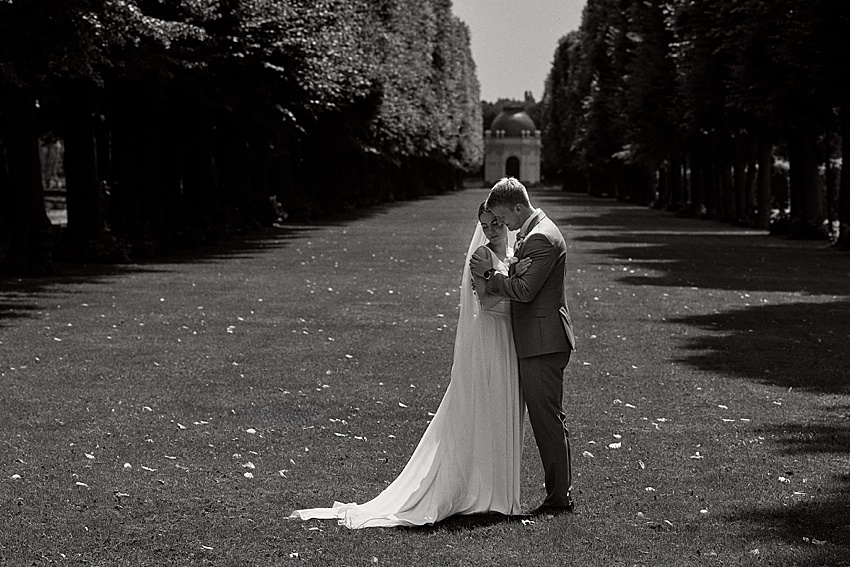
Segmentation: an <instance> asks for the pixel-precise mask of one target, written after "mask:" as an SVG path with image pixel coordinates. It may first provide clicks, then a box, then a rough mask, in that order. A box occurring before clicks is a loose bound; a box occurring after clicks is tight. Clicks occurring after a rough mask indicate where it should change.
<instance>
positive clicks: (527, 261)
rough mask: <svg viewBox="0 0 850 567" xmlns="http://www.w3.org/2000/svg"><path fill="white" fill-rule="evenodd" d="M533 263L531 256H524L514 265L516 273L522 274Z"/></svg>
mask: <svg viewBox="0 0 850 567" xmlns="http://www.w3.org/2000/svg"><path fill="white" fill-rule="evenodd" d="M530 265H531V258H523V259H522V260H520V261H519V262H517V263H516V264H515V265H514V275H515V276H521V275H523V274H524V273H525V272H527V271H528V267H529V266H530Z"/></svg>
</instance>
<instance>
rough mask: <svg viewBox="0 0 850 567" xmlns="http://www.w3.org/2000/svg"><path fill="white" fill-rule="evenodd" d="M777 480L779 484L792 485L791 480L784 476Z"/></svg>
mask: <svg viewBox="0 0 850 567" xmlns="http://www.w3.org/2000/svg"><path fill="white" fill-rule="evenodd" d="M777 480H778V481H779V482H782V483H785V484H791V479H790V478H785V477H784V476H780V477H779V478H778V479H777Z"/></svg>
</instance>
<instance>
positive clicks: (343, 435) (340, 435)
mask: <svg viewBox="0 0 850 567" xmlns="http://www.w3.org/2000/svg"><path fill="white" fill-rule="evenodd" d="M334 435H336V436H337V437H348V435H346V434H345V433H337V432H336V431H334Z"/></svg>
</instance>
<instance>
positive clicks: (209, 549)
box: [201, 545, 213, 551]
mask: <svg viewBox="0 0 850 567" xmlns="http://www.w3.org/2000/svg"><path fill="white" fill-rule="evenodd" d="M201 549H206V550H207V551H212V550H213V548H212V547H210V546H208V545H201Z"/></svg>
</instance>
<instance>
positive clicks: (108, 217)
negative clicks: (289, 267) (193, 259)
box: [0, 0, 483, 272]
mask: <svg viewBox="0 0 850 567" xmlns="http://www.w3.org/2000/svg"><path fill="white" fill-rule="evenodd" d="M478 98H479V89H478V81H477V77H476V74H475V67H474V63H473V62H472V58H471V53H470V48H469V31H468V29H467V27H466V25H465V24H463V23H462V22H461V21H460V20H458V19H457V18H455V17H454V16H453V15H452V14H451V1H450V0H175V1H174V2H162V1H160V0H78V1H75V2H67V1H66V0H6V1H5V2H0V229H2V235H0V241H2V240H5V241H7V242H8V250H7V253H6V257H5V261H4V267H5V268H6V270H8V271H16V272H39V271H49V270H50V267H51V255H52V253H53V252H55V251H56V250H60V251H62V252H63V253H64V254H65V255H67V256H68V257H70V258H78V259H83V260H98V259H99V260H121V259H124V258H127V257H128V255H129V256H130V257H141V256H145V255H151V254H155V253H157V252H159V251H162V250H168V249H172V248H176V247H190V246H197V245H199V244H203V243H207V242H212V241H215V240H216V239H217V238H220V237H221V236H222V235H224V234H227V233H228V232H232V231H239V230H244V229H250V228H252V227H256V226H260V225H264V224H270V223H271V222H273V221H274V220H275V218H276V215H277V214H279V213H280V210H281V209H282V210H283V211H285V212H286V213H287V214H288V215H290V216H291V217H294V218H311V217H315V216H319V215H324V214H328V213H330V212H334V211H338V210H341V209H346V208H352V207H358V206H364V205H370V204H374V203H379V202H384V201H387V200H393V199H406V198H413V197H416V196H419V195H423V194H429V193H438V192H442V191H446V190H451V189H453V188H455V187H456V185H457V183H458V181H459V179H460V175H461V174H462V173H463V172H465V171H472V170H475V169H477V168H478V167H479V166H480V164H481V161H482V157H483V156H482V154H483V149H482V148H483V146H482V133H481V129H480V124H481V108H480V104H479V100H478ZM47 133H50V134H51V135H53V136H56V137H58V138H61V139H62V140H63V142H64V148H65V153H64V171H65V176H66V187H67V212H68V225H67V229H66V230H65V231H64V233H63V234H62V235H61V237H60V238H58V239H57V238H56V235H55V230H54V229H53V228H52V227H51V225H50V223H49V221H48V219H47V216H46V213H45V209H44V195H43V188H42V187H43V181H42V179H41V172H40V166H39V138H40V137H41V136H44V135H45V134H47ZM271 198H274V199H275V200H276V204H279V206H278V207H277V210H276V208H275V207H273V206H272V203H271V201H270V199H271ZM3 237H5V238H3Z"/></svg>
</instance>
